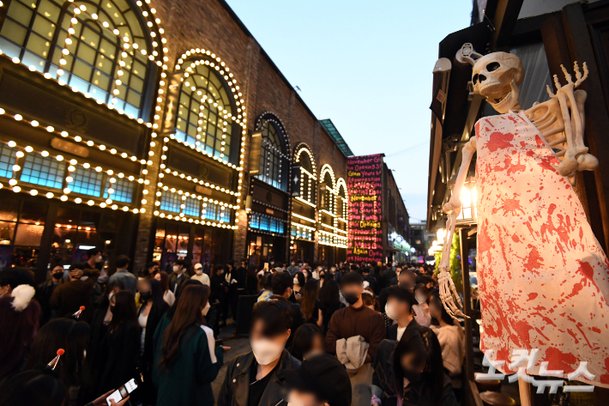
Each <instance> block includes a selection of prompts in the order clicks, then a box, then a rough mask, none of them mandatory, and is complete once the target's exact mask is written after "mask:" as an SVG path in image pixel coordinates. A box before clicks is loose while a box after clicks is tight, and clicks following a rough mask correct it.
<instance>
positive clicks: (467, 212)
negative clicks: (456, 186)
mask: <svg viewBox="0 0 609 406" xmlns="http://www.w3.org/2000/svg"><path fill="white" fill-rule="evenodd" d="M459 197H460V200H461V210H460V211H459V213H458V214H457V222H456V224H457V225H461V226H463V225H472V224H475V223H476V220H477V219H478V206H477V204H478V189H477V188H476V182H475V180H474V179H469V180H468V181H466V182H465V184H464V185H463V187H462V188H461V192H460V193H459ZM439 231H440V230H438V232H439Z"/></svg>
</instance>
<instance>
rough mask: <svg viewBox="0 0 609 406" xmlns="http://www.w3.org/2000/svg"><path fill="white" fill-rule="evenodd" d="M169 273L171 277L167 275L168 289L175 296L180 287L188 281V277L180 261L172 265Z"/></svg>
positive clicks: (182, 262)
mask: <svg viewBox="0 0 609 406" xmlns="http://www.w3.org/2000/svg"><path fill="white" fill-rule="evenodd" d="M171 271H172V272H171V275H169V289H171V291H172V292H173V293H174V294H175V293H176V291H177V290H178V289H179V287H180V285H182V284H184V282H186V281H187V280H188V279H190V276H188V274H187V273H186V266H185V264H184V261H183V260H181V259H178V260H176V261H175V262H174V263H173V265H172V267H171Z"/></svg>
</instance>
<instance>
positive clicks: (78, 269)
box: [51, 264, 95, 321]
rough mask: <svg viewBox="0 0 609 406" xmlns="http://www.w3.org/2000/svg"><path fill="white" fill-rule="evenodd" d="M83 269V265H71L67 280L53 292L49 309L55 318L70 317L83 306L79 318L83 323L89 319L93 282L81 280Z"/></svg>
mask: <svg viewBox="0 0 609 406" xmlns="http://www.w3.org/2000/svg"><path fill="white" fill-rule="evenodd" d="M83 269H84V266H83V265H80V264H76V265H72V266H71V267H70V272H69V279H68V280H67V281H65V282H64V283H62V284H61V285H59V286H57V287H56V288H55V290H54V291H53V295H52V296H51V307H52V309H53V313H54V315H55V316H56V317H70V316H71V315H73V314H74V313H75V312H76V311H78V310H79V309H80V306H85V310H84V312H83V313H82V314H81V315H80V318H81V319H84V320H85V321H89V320H90V319H91V298H92V297H93V285H94V283H95V282H94V281H93V280H92V279H90V278H88V279H86V280H83V279H82V276H83Z"/></svg>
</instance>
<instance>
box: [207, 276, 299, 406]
mask: <svg viewBox="0 0 609 406" xmlns="http://www.w3.org/2000/svg"><path fill="white" fill-rule="evenodd" d="M286 274H287V275H288V277H290V278H291V276H290V274H289V273H287V272H286ZM290 325H291V312H290V307H289V303H288V302H287V301H285V300H269V301H266V302H259V303H257V304H256V305H255V306H254V310H253V312H252V328H251V331H250V344H251V348H252V351H251V352H249V353H247V354H245V355H242V356H239V357H237V358H236V359H235V360H234V361H233V362H232V363H231V364H230V365H229V366H228V368H227V370H226V378H225V380H224V383H223V385H222V388H221V390H220V396H219V398H218V405H219V406H279V405H286V403H287V399H286V382H285V374H286V372H287V371H289V370H292V369H296V368H298V367H299V366H300V362H299V361H298V360H297V359H296V358H294V357H292V355H290V353H289V352H288V351H287V350H286V349H285V346H286V343H287V341H288V338H289V337H290V334H291V330H290Z"/></svg>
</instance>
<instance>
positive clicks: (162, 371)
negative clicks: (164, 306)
mask: <svg viewBox="0 0 609 406" xmlns="http://www.w3.org/2000/svg"><path fill="white" fill-rule="evenodd" d="M209 294H210V289H209V286H205V285H201V284H198V283H197V284H189V285H188V286H186V287H185V288H184V290H183V291H182V292H181V293H180V296H179V297H178V300H177V303H176V311H175V312H174V314H173V317H171V320H169V319H168V318H163V321H162V322H161V324H159V326H158V327H157V329H156V332H155V334H154V341H155V345H154V354H155V355H154V366H153V370H152V372H153V380H154V382H155V383H156V385H157V388H158V395H157V403H156V404H157V405H158V406H166V405H172V406H182V405H183V406H187V405H213V404H214V395H213V392H212V389H211V383H212V382H213V380H214V379H216V376H217V375H218V372H219V371H220V368H221V367H222V364H223V362H224V355H223V351H224V350H225V349H228V347H221V346H216V341H215V339H214V334H213V330H212V329H210V328H209V327H207V326H206V325H204V322H205V316H206V315H207V312H208V311H209V308H210V304H209Z"/></svg>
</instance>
